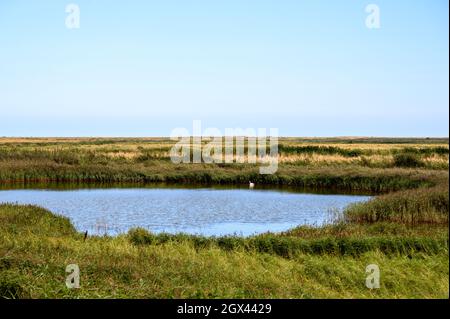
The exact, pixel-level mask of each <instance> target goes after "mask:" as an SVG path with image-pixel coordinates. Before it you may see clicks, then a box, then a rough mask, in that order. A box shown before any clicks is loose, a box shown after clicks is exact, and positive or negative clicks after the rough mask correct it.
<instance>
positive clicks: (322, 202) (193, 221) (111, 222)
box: [0, 188, 369, 236]
mask: <svg viewBox="0 0 450 319" xmlns="http://www.w3.org/2000/svg"><path fill="white" fill-rule="evenodd" d="M368 198H369V197H368V196H359V195H358V196H357V195H331V194H327V195H324V194H305V193H292V192H281V191H270V190H257V189H253V190H249V189H223V190H218V189H205V188H203V189H201V188H200V189H167V188H164V189H158V188H156V189H155V188H153V189H152V188H142V189H140V188H133V189H82V190H70V191H54V190H5V191H0V202H17V203H22V204H36V205H40V206H42V207H45V208H47V209H49V210H51V211H52V212H54V213H58V214H61V215H64V216H67V217H69V218H70V219H71V220H72V222H73V224H74V225H75V227H76V228H77V229H78V230H80V231H85V230H88V231H89V232H90V233H98V234H103V233H105V232H106V233H108V234H110V235H115V234H118V233H124V232H127V231H128V230H129V229H130V228H132V227H143V228H146V229H148V230H150V231H153V232H169V233H179V232H185V233H190V234H201V235H208V236H210V235H232V234H236V235H243V236H248V235H251V234H255V233H263V232H267V231H272V232H279V231H284V230H287V229H289V228H292V227H294V226H297V225H321V224H323V223H326V222H327V221H330V219H331V218H332V217H333V216H335V215H336V214H337V213H339V212H341V211H342V209H343V208H344V207H345V206H347V205H348V204H350V203H353V202H357V201H363V200H366V199H368Z"/></svg>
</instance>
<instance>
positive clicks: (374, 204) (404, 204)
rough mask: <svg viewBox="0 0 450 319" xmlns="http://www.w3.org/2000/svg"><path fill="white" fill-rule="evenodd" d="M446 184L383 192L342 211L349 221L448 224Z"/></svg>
mask: <svg viewBox="0 0 450 319" xmlns="http://www.w3.org/2000/svg"><path fill="white" fill-rule="evenodd" d="M448 215H449V193H448V185H440V186H435V187H432V188H419V189H414V190H406V191H400V192H395V193H391V194H386V195H382V196H378V197H375V198H373V199H371V200H370V201H369V202H368V203H355V204H352V205H350V206H349V207H348V208H347V209H346V210H345V212H344V216H345V219H346V220H348V221H351V222H359V223H361V222H362V223H374V222H379V221H392V222H399V223H407V224H419V223H432V224H448Z"/></svg>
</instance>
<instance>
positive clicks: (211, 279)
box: [0, 137, 449, 298]
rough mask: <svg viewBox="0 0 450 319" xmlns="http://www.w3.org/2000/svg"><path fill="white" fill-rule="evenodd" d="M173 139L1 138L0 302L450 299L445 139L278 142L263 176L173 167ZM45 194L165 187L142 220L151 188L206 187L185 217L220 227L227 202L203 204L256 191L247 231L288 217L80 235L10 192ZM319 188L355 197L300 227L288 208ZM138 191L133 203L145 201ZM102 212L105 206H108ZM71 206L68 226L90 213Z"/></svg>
mask: <svg viewBox="0 0 450 319" xmlns="http://www.w3.org/2000/svg"><path fill="white" fill-rule="evenodd" d="M174 143H175V141H173V140H170V139H169V138H0V185H1V186H0V201H2V198H4V199H5V200H3V203H0V229H1V231H0V295H1V297H3V298H73V297H76V298H109V297H112V298H202V297H213V298H214V297H216V298H228V297H229V298H448V294H449V286H448V277H449V273H448V270H449V258H448V214H449V198H448V186H449V184H448V166H449V144H448V143H449V141H448V139H447V138H363V137H361V138H350V137H349V138H279V145H278V152H279V154H278V170H277V172H276V173H275V174H271V175H262V174H259V166H258V165H255V164H250V163H246V162H244V163H239V162H237V161H235V162H233V163H211V164H207V163H197V164H193V163H180V164H175V163H173V162H172V161H171V157H170V150H171V148H172V146H173V145H174ZM249 181H252V183H254V184H255V187H254V189H251V190H250V189H249V188H248V183H249ZM43 190H45V193H46V196H50V197H51V196H56V195H52V194H53V193H55V194H59V195H58V196H61V194H72V195H71V196H73V198H72V202H78V205H91V204H92V202H95V201H96V200H97V197H95V198H94V199H91V201H83V200H82V198H81V195H79V194H82V193H83V192H81V193H80V191H85V192H89V191H92V192H91V193H89V194H94V195H95V196H100V195H99V194H104V192H109V191H112V190H114V191H120V190H128V191H129V190H139V191H141V192H142V191H143V190H147V191H154V190H164V191H162V192H157V193H144V195H143V196H144V197H143V198H147V199H148V198H149V197H151V196H155V197H156V199H155V201H153V202H152V201H150V202H149V203H150V206H145V205H141V206H143V207H144V210H142V209H141V211H139V213H141V214H144V215H145V212H146V211H147V210H148V212H149V213H150V210H151V211H153V213H154V214H156V215H152V216H153V217H152V218H153V219H154V218H156V217H155V216H157V214H158V212H160V211H162V209H163V208H161V210H157V209H155V208H154V207H158V206H155V204H154V203H155V202H156V200H157V197H158V196H173V197H174V198H177V197H180V196H182V195H181V194H182V192H184V191H192V190H200V191H205V190H207V192H206V193H207V195H208V196H210V195H211V192H212V193H213V194H214V196H216V197H213V199H208V200H204V201H202V198H203V197H199V198H195V203H200V204H199V205H198V208H195V209H194V210H192V211H189V210H188V215H184V216H186V217H184V223H186V224H189V222H190V221H189V216H195V213H196V212H198V211H201V212H202V216H207V217H208V218H211V216H217V220H222V221H223V222H224V223H225V222H228V223H229V222H230V221H229V220H224V219H221V217H223V215H226V212H227V210H226V209H224V210H221V208H223V207H228V206H226V205H220V207H215V205H213V203H216V202H219V203H221V202H220V200H222V199H221V198H222V197H220V196H222V195H221V194H226V198H227V201H226V202H224V203H227V204H230V203H233V205H234V206H233V207H234V209H237V210H238V211H239V210H242V211H245V209H244V208H240V206H239V205H241V204H242V203H245V202H246V201H247V202H248V201H250V202H251V201H252V196H257V198H255V203H258V205H256V204H255V205H253V206H254V207H253V206H252V207H250V208H251V209H255V211H252V210H251V209H250V210H248V211H247V213H248V214H254V215H257V214H256V213H255V212H256V210H257V211H258V212H262V214H261V215H262V216H260V218H259V219H257V222H258V223H259V225H264V224H267V225H270V222H271V221H273V220H276V221H278V220H277V219H276V217H277V216H278V217H279V216H282V215H283V214H284V216H285V217H286V218H287V220H289V221H290V222H291V223H290V224H287V225H286V227H282V228H279V229H277V228H270V227H269V228H262V231H260V232H258V233H255V234H252V233H251V232H250V233H248V234H245V236H244V235H243V234H239V231H238V230H239V229H238V226H237V225H236V224H228V226H227V231H228V232H226V233H220V232H217V233H214V232H213V233H207V232H206V233H201V232H197V231H192V232H189V231H184V232H183V231H179V228H175V229H170V228H160V229H158V228H152V227H151V226H149V225H145V224H142V225H140V224H139V223H135V224H134V225H133V227H131V226H130V227H126V228H125V229H123V230H121V231H118V232H115V233H108V232H105V233H98V232H97V233H96V232H93V231H91V230H89V232H88V236H87V238H85V236H84V230H85V228H86V227H84V228H83V227H79V225H78V223H77V221H76V220H74V216H73V215H70V214H64V209H63V208H61V209H60V210H59V209H58V210H57V211H55V210H51V209H50V210H49V209H46V208H44V207H39V206H34V205H28V204H32V203H27V195H26V194H25V195H24V194H23V193H22V196H21V197H14V196H15V195H14V194H20V192H24V191H31V192H35V194H38V195H39V196H41V195H42V191H43ZM177 190H181V193H179V192H178V193H177V192H175V193H174V191H177ZM169 191H170V192H169ZM14 192H16V193H14ZM70 192H75V193H70ZM77 192H78V193H77ZM95 192H100V193H95ZM168 192H169V193H168ZM221 192H222V193H221ZM27 194H31V193H27ZM77 194H78V195H77ZM187 194H188V195H187V198H192V197H191V196H193V195H192V194H193V193H187ZM196 194H200V195H201V194H202V193H196ZM230 194H231V195H230ZM236 194H238V195H236ZM239 194H242V195H239ZM327 194H328V195H329V194H332V195H331V196H337V197H338V198H347V197H348V198H351V197H352V196H354V197H355V198H356V197H358V196H359V197H361V199H360V200H357V201H356V200H355V201H354V202H353V203H350V202H343V205H342V207H340V208H341V209H340V211H339V212H338V213H337V214H335V216H333V218H331V219H327V221H326V222H322V223H314V222H310V223H304V222H303V221H302V220H303V219H304V218H303V215H301V214H302V213H304V210H305V205H297V204H298V203H305V201H306V199H305V197H302V196H305V195H308V196H312V197H306V198H311V200H312V201H316V202H322V204H323V202H324V197H320V196H327ZM13 195H14V196H13ZM285 195H286V196H285ZM287 195H289V196H287ZM11 196H12V197H11ZM77 196H79V197H77ZM92 196H93V195H92ZM102 196H103V195H102ZM202 196H203V195H202ZM270 196H273V197H272V198H270ZM314 196H316V197H314ZM339 196H342V197H339ZM345 196H347V197H345ZM241 197H242V198H244V199H245V200H244V199H242V200H241V199H240V198H241ZM28 198H31V196H28ZM77 198H78V199H79V200H77ZM139 198H141V197H138V199H137V200H136V199H134V200H135V201H136V202H135V203H134V204H135V205H136V203H137V205H139V200H140V201H141V202H144V201H145V199H142V198H141V199H139ZM208 198H209V197H208ZM56 201H57V202H58V201H59V202H61V200H60V199H58V198H57V199H56ZM193 201H194V200H193ZM47 202H48V199H47V201H40V202H39V201H38V203H42V205H41V206H45V203H47ZM105 202H107V203H111V199H108V198H106V199H105ZM168 202H169V201H168ZM170 202H171V203H173V202H174V200H170ZM64 203H65V202H64ZM183 203H184V204H186V201H184V202H183ZM344 204H345V205H344ZM62 205H64V204H62ZM177 205H179V206H177ZM180 205H181V204H176V205H175V206H173V207H171V210H170V211H171V213H172V214H175V215H177V213H178V215H182V210H184V209H188V208H189V205H190V203H189V201H187V205H188V207H182V206H180ZM283 205H285V206H283ZM286 205H287V206H286ZM112 206H114V207H112V208H111V211H110V213H111V214H112V211H113V208H115V207H116V206H118V205H112ZM191 206H194V202H192V203H191ZM250 206H251V205H250ZM331 206H333V205H331V204H330V207H329V208H332V207H331ZM49 207H52V206H49ZM75 207H76V209H75V210H77V211H82V212H81V213H80V214H81V217H80V216H79V217H80V218H81V219H80V220H83V218H85V219H89V217H90V215H86V214H89V210H86V211H85V210H84V209H83V207H82V206H75ZM106 207H107V206H106ZM47 208H48V207H47ZM141 208H142V207H141ZM228 208H229V207H228ZM126 209H128V210H130V208H129V207H127V208H126ZM177 209H178V212H177ZM277 209H278V210H277ZM90 211H91V213H90V214H94V212H92V209H91V210H90ZM312 211H313V212H316V211H315V210H314V209H313V210H312ZM264 212H269V213H271V214H264ZM320 212H323V209H322V210H317V212H316V213H317V214H319V213H320ZM119 213H120V212H119ZM83 214H85V215H83ZM83 216H84V217H83ZM107 216H108V210H105V211H104V216H103V217H105V218H106V217H107ZM231 216H234V217H233V218H234V219H236V218H239V216H238V217H236V216H235V215H232V214H231ZM295 216H302V217H301V218H298V219H295V218H294V217H295ZM69 217H70V218H69ZM91 217H92V216H91ZM115 219H116V220H117V219H118V217H117V218H115ZM126 219H129V218H128V217H127V218H126ZM177 222H178V223H183V220H181V221H179V220H178V221H177ZM196 222H197V220H196ZM245 222H248V220H245V219H244V223H245ZM233 227H235V228H233ZM181 229H182V228H181ZM233 230H236V231H235V232H233ZM233 233H235V234H233ZM69 264H77V265H79V267H80V273H81V277H80V280H81V283H80V284H81V287H80V288H79V289H68V288H67V287H66V286H65V278H66V276H67V274H66V273H65V269H66V266H67V265H69ZM369 264H377V265H378V266H379V268H380V271H381V280H380V284H381V287H380V289H369V288H367V287H366V285H365V278H366V276H367V274H366V272H365V269H366V266H367V265H369Z"/></svg>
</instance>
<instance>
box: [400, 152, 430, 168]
mask: <svg viewBox="0 0 450 319" xmlns="http://www.w3.org/2000/svg"><path fill="white" fill-rule="evenodd" d="M394 165H395V166H397V167H423V166H425V163H424V162H423V161H422V160H421V159H420V156H419V155H417V154H415V153H409V152H408V153H399V154H395V155H394Z"/></svg>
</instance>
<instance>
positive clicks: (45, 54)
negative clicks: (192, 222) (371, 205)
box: [0, 0, 449, 136]
mask: <svg viewBox="0 0 450 319" xmlns="http://www.w3.org/2000/svg"><path fill="white" fill-rule="evenodd" d="M71 2H73V3H76V4H78V5H79V7H80V10H81V12H80V13H81V14H80V26H81V28H79V29H68V28H66V26H65V19H66V16H67V13H66V12H65V7H66V5H67V4H69V3H71ZM370 3H375V4H377V5H378V6H379V8H380V10H381V11H380V13H381V15H380V22H381V28H380V29H368V28H367V27H366V25H365V20H366V17H367V15H368V14H367V13H366V12H365V7H366V5H367V4H370ZM448 9H449V8H448V1H447V0H407V1H401V0H396V1H392V0H389V1H388V0H386V1H384V0H370V1H359V0H339V1H329V0H307V1H301V0H278V1H275V0H271V1H267V0H252V1H250V0H226V1H225V0H217V1H211V0H204V1H196V0H192V1H188V0H183V1H182V0H178V1H175V0H167V1H133V0H130V1H110V0H108V1H107V0H104V1H101V0H96V1H93V0H74V1H58V0H52V1H50V0H41V1H23V0H22V1H20V0H14V1H12V0H11V1H1V2H0V120H1V121H0V136H162V135H164V136H167V135H169V134H170V132H171V130H172V129H173V128H175V127H180V126H181V127H186V128H188V129H190V130H191V127H192V120H195V119H199V120H202V122H203V123H202V124H203V127H217V128H219V129H220V130H224V129H225V128H227V127H241V128H247V127H253V128H258V127H266V128H270V127H276V128H278V129H279V134H280V135H283V136H287V135H289V136H342V135H358V136H362V135H365V136H448V129H449V122H448V115H449V109H448V104H449V90H448V85H449V65H448V59H449V43H448V36H449V35H448V24H449V20H448Z"/></svg>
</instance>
